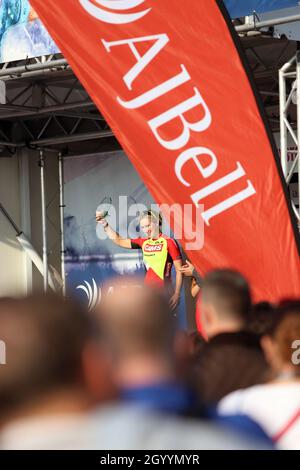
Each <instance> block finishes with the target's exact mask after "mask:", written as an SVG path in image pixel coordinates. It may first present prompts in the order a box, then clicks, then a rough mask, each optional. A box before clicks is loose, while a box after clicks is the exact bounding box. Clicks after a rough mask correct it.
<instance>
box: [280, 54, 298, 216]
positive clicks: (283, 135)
mask: <svg viewBox="0 0 300 470" xmlns="http://www.w3.org/2000/svg"><path fill="white" fill-rule="evenodd" d="M279 86H280V140H281V143H280V147H281V166H282V170H283V174H284V177H285V180H286V182H287V184H289V183H290V181H291V179H292V177H293V175H294V174H295V171H296V169H298V196H299V202H298V209H297V207H296V205H295V203H294V202H293V201H292V206H293V210H294V212H295V215H296V217H297V219H298V221H300V177H299V175H300V158H299V145H300V51H299V52H297V53H296V55H295V56H294V57H293V58H292V59H291V60H290V61H289V62H287V63H286V64H285V65H284V66H283V67H282V68H281V69H280V71H279ZM295 108H296V112H295ZM293 115H295V116H296V120H295V119H293ZM288 136H290V138H291V139H292V141H293V142H294V145H295V147H296V149H297V153H296V156H295V159H294V161H293V162H292V165H291V166H290V168H289V161H288V160H289V149H288V147H289V145H288Z"/></svg>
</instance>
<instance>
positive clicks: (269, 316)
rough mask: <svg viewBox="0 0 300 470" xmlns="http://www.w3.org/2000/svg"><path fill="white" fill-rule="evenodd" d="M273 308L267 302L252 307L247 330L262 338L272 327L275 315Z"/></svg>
mask: <svg viewBox="0 0 300 470" xmlns="http://www.w3.org/2000/svg"><path fill="white" fill-rule="evenodd" d="M274 313H275V307H274V306H273V305H272V304H270V303H269V302H259V303H257V304H255V305H253V307H252V309H251V314H250V317H249V321H248V329H249V331H251V332H252V333H255V334H256V335H257V336H259V337H262V336H264V335H265V334H266V333H267V332H268V331H269V330H270V328H271V327H272V325H273V323H274V320H275V317H276V315H274Z"/></svg>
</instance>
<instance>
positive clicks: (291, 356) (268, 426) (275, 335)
mask: <svg viewBox="0 0 300 470" xmlns="http://www.w3.org/2000/svg"><path fill="white" fill-rule="evenodd" d="M262 344H263V349H264V352H265V355H266V358H267V361H268V362H269V364H270V365H271V367H272V370H273V372H274V379H273V380H271V381H270V382H269V383H267V384H263V385H256V386H253V387H250V388H248V389H245V390H239V391H236V392H234V393H231V394H230V395H228V396H227V397H225V398H224V399H223V400H222V401H221V402H220V404H219V412H220V413H221V414H222V415H225V414H226V415H228V414H231V413H233V414H235V413H243V414H245V415H247V416H250V417H251V418H252V419H254V420H255V421H256V422H257V423H258V424H260V425H261V427H262V428H263V429H264V430H265V432H266V433H267V434H268V435H269V436H270V437H272V439H273V441H274V442H275V443H276V444H277V445H278V446H279V447H280V448H282V449H297V450H300V302H298V303H296V302H295V303H290V304H289V305H286V306H285V307H282V308H281V309H280V310H279V311H278V313H277V314H276V322H274V323H273V325H272V326H271V327H270V330H269V332H268V334H267V335H266V336H264V337H263V338H262Z"/></svg>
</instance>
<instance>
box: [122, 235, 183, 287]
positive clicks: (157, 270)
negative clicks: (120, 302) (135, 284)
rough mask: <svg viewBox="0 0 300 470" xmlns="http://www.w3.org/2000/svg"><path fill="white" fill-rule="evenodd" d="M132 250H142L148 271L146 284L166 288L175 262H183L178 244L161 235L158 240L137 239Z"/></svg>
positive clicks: (132, 242) (133, 240) (133, 242)
mask: <svg viewBox="0 0 300 470" xmlns="http://www.w3.org/2000/svg"><path fill="white" fill-rule="evenodd" d="M131 248H133V249H141V250H142V252H143V260H144V263H145V266H146V269H147V272H146V276H145V283H146V284H154V285H157V286H160V287H166V285H167V284H170V281H171V269H172V266H173V261H175V260H181V259H182V258H181V253H180V249H179V246H178V244H177V242H176V241H175V240H174V239H173V238H170V237H167V236H165V235H163V234H160V235H159V237H158V238H154V239H153V238H135V239H132V240H131Z"/></svg>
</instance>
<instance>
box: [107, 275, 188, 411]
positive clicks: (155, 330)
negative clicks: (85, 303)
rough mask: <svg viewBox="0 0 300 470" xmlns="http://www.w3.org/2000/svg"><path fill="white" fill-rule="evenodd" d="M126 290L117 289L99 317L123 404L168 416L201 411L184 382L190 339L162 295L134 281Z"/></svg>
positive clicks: (120, 287)
mask: <svg viewBox="0 0 300 470" xmlns="http://www.w3.org/2000/svg"><path fill="white" fill-rule="evenodd" d="M122 286H123V281H122V285H119V284H116V285H115V286H114V292H113V293H112V294H111V295H109V296H107V298H106V299H105V301H104V302H103V303H102V305H101V309H100V314H99V318H100V322H101V328H102V330H103V334H104V338H105V339H106V343H107V346H108V348H109V350H110V352H111V355H112V358H113V361H114V362H113V366H114V374H115V378H116V382H117V384H118V386H119V387H120V389H121V396H122V398H123V399H124V400H125V401H130V402H134V403H138V404H140V405H143V406H144V407H146V408H152V409H155V410H159V411H164V412H168V413H175V414H185V413H187V412H189V410H190V409H193V408H194V407H197V402H196V396H195V395H194V394H193V392H192V390H191V389H190V387H188V386H187V385H186V383H185V382H184V380H180V379H179V377H185V372H186V369H187V368H188V366H189V363H188V361H189V359H190V358H189V351H188V347H189V345H188V338H187V335H186V334H183V332H177V331H176V319H175V318H174V316H173V315H172V313H171V311H170V309H169V306H168V304H167V302H166V300H165V299H164V298H163V297H162V296H161V294H160V293H159V292H157V291H154V290H152V289H151V288H148V287H145V288H140V287H137V286H136V285H135V284H133V283H132V282H130V281H129V280H128V282H127V287H126V289H124V288H123V287H122ZM179 369H180V370H179Z"/></svg>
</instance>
